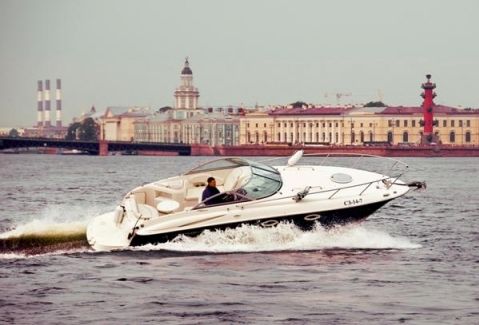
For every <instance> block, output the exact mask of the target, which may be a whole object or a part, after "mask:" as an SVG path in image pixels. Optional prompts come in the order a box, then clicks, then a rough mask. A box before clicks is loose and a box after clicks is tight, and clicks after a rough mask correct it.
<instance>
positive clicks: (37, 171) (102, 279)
mask: <svg viewBox="0 0 479 325" xmlns="http://www.w3.org/2000/svg"><path fill="white" fill-rule="evenodd" d="M207 159H208V158H207V157H205V158H198V157H196V158H192V157H175V158H173V157H88V156H82V157H72V156H48V155H0V167H1V168H0V177H1V183H0V196H1V197H2V200H1V205H0V233H1V234H0V242H1V243H2V244H3V246H0V265H1V268H0V288H1V292H2V295H1V296H0V322H8V323H12V322H13V323H40V324H43V323H45V324H46V323H48V324H54V323H91V322H95V323H102V324H103V323H115V324H116V323H122V324H132V323H135V324H139V323H160V322H171V323H179V322H180V323H192V324H194V323H206V322H213V323H217V322H228V323H298V324H303V323H322V324H329V323H337V324H349V323H351V324H357V323H379V324H388V323H411V324H438V323H452V324H477V323H479V308H478V307H479V290H478V285H479V276H478V274H479V270H478V266H479V253H478V251H479V227H478V226H479V221H478V220H479V212H478V203H477V202H478V197H477V195H478V194H477V193H478V190H479V184H478V183H477V176H478V175H479V164H478V162H479V161H478V160H477V159H474V158H471V159H469V158H460V159H459V158H443V159H424V158H409V159H404V161H406V162H407V163H409V164H410V165H411V166H412V168H411V171H410V173H409V179H417V180H426V181H427V183H428V188H427V191H425V192H413V193H410V194H408V195H407V196H406V197H403V198H400V199H398V200H395V201H394V202H392V203H390V204H389V205H387V206H386V207H384V208H382V209H381V210H379V211H378V212H377V213H376V214H375V215H373V216H372V217H371V218H369V219H368V220H367V221H366V222H364V223H363V224H361V225H354V226H347V227H343V228H339V229H334V230H332V231H325V230H323V229H321V228H318V229H316V230H315V231H313V232H301V231H299V230H298V229H297V228H295V227H293V226H291V225H287V224H282V225H280V227H278V228H275V229H260V228H256V227H242V228H240V229H237V230H234V231H232V230H228V231H224V232H216V233H209V232H208V233H204V234H202V235H201V236H200V237H197V238H187V237H184V238H178V239H176V240H175V241H173V242H170V243H165V244H161V245H156V246H153V245H150V246H145V247H140V248H135V249H129V250H125V251H121V252H114V253H95V252H92V251H90V250H89V248H88V247H87V246H86V244H85V242H84V240H83V239H82V234H84V229H85V225H86V224H87V223H88V221H89V220H90V219H91V218H92V217H94V216H95V215H97V214H99V213H103V212H106V211H109V210H111V209H112V208H114V206H115V205H116V204H117V203H118V201H119V200H120V199H121V197H122V196H123V195H124V194H125V193H126V192H127V191H128V190H130V189H131V188H133V187H135V186H137V185H139V184H142V183H145V182H150V181H152V180H157V179H160V178H164V177H166V176H170V175H175V174H177V173H179V172H180V171H182V170H185V169H187V168H190V167H193V166H195V165H196V164H198V163H199V162H201V161H204V160H207ZM12 238H13V239H12ZM7 240H10V242H8V243H7V242H6V241H7ZM2 247H3V248H2Z"/></svg>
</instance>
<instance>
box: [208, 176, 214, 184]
mask: <svg viewBox="0 0 479 325" xmlns="http://www.w3.org/2000/svg"><path fill="white" fill-rule="evenodd" d="M214 180H215V178H214V177H208V179H207V180H206V181H207V182H208V184H209V183H210V182H212V181H214Z"/></svg>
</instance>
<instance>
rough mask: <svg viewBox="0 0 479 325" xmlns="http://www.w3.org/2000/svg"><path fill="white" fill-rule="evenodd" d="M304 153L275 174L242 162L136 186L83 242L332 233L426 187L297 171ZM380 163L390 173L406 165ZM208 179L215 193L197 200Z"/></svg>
mask: <svg viewBox="0 0 479 325" xmlns="http://www.w3.org/2000/svg"><path fill="white" fill-rule="evenodd" d="M302 154H303V153H302V151H300V152H297V153H296V154H294V155H293V156H292V157H291V158H290V159H289V160H288V163H287V164H286V165H284V166H274V167H273V166H270V165H268V164H265V163H260V162H255V161H251V160H246V159H242V158H221V159H216V160H213V161H211V162H208V163H205V164H202V165H200V166H198V167H196V168H194V169H192V170H190V171H188V172H186V173H184V174H182V175H180V176H176V177H171V178H167V179H164V180H160V181H156V182H153V183H149V184H146V185H143V186H140V187H137V188H135V189H133V190H132V191H130V192H129V193H128V194H127V195H126V196H125V197H124V199H123V201H122V202H121V204H120V205H119V206H118V207H116V209H115V210H114V211H113V212H110V213H106V214H103V215H100V216H98V217H96V218H94V219H93V220H92V221H91V222H90V223H89V225H88V227H87V238H88V242H89V243H90V245H91V246H92V247H93V249H95V250H115V249H122V248H126V247H128V246H141V245H145V244H149V243H153V244H155V243H162V242H167V241H170V240H172V239H173V238H175V237H176V236H178V235H180V234H183V235H186V236H196V235H198V234H200V233H201V232H202V231H204V230H205V229H210V230H218V229H226V228H235V227H237V226H240V225H242V224H253V225H260V226H262V227H273V226H275V225H277V224H278V223H280V222H293V223H295V224H296V225H297V226H299V227H301V228H302V229H305V230H307V229H312V228H313V227H314V225H315V224H316V223H320V224H321V225H323V226H326V227H330V226H332V225H338V224H339V225H341V224H345V223H350V222H357V221H361V220H364V219H365V218H367V217H368V216H369V215H371V214H372V213H374V212H375V211H376V210H377V209H379V208H380V207H382V206H383V205H385V204H386V203H387V202H389V201H391V200H394V199H396V198H398V197H400V196H402V195H404V194H406V193H407V192H408V191H409V190H410V188H411V187H416V188H417V187H422V186H425V184H424V183H419V182H414V183H410V184H406V183H404V182H403V181H401V180H399V177H400V176H402V175H403V172H402V171H401V172H399V174H396V175H391V176H388V175H385V174H382V173H377V172H371V171H366V170H361V169H356V168H346V167H337V166H325V165H322V164H321V165H299V164H298V161H299V160H300V159H301V156H302ZM370 157H373V156H370ZM376 158H380V157H376ZM381 159H386V160H387V161H389V162H391V163H393V164H394V165H393V167H397V166H402V167H404V166H406V165H405V164H403V163H401V162H398V161H396V160H392V159H389V158H381ZM406 167H407V166H406ZM390 171H392V169H390ZM211 176H212V177H214V178H215V179H216V183H217V185H218V189H219V190H220V193H219V194H217V195H215V196H213V197H210V198H208V199H206V200H205V201H202V200H201V197H202V192H203V190H204V188H205V186H206V180H207V179H208V177H211Z"/></svg>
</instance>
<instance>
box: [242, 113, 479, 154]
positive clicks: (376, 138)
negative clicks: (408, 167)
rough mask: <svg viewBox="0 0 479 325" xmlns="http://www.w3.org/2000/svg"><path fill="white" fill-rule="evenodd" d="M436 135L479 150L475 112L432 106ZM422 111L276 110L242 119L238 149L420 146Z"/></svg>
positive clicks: (447, 142) (478, 117) (478, 119)
mask: <svg viewBox="0 0 479 325" xmlns="http://www.w3.org/2000/svg"><path fill="white" fill-rule="evenodd" d="M434 116H435V124H436V128H435V132H434V134H435V136H436V137H437V141H438V142H440V143H442V144H449V145H479V110H477V109H459V108H455V107H449V106H443V105H435V106H434ZM422 126H423V110H422V107H420V106H418V107H404V106H389V107H314V108H279V109H275V110H271V111H269V112H262V113H260V112H255V113H249V114H246V115H245V116H243V117H242V118H241V121H240V143H241V144H261V143H265V144H286V143H287V144H298V143H304V144H317V145H321V144H325V145H368V144H370V145H374V144H380V143H383V144H386V143H389V144H395V145H397V144H399V145H418V144H421V139H422V137H423V128H422Z"/></svg>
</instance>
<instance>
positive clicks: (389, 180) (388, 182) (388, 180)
mask: <svg viewBox="0 0 479 325" xmlns="http://www.w3.org/2000/svg"><path fill="white" fill-rule="evenodd" d="M399 177H400V176H398V175H394V176H390V177H389V176H382V177H381V178H377V179H374V180H372V181H368V182H365V183H360V184H354V185H349V186H341V187H335V188H330V189H322V187H321V186H312V187H310V190H309V192H308V194H307V196H311V195H315V194H316V195H317V194H326V193H331V195H329V196H327V197H325V198H324V200H331V199H333V198H334V197H335V196H336V195H337V194H338V193H340V192H341V191H343V190H348V189H352V188H358V191H359V193H358V194H357V195H358V196H362V195H363V194H364V193H366V191H367V189H368V188H370V187H371V185H373V184H374V183H379V182H382V183H383V184H384V185H385V186H386V188H389V187H391V186H392V185H394V184H399V185H404V186H408V185H407V184H404V183H402V182H401V183H397V180H398V179H399ZM313 189H319V190H318V191H314V190H313ZM311 190H313V191H311ZM350 195H351V194H350ZM296 197H297V193H295V194H293V195H289V196H281V197H275V198H267V199H261V200H253V201H249V202H242V206H243V207H245V206H249V205H253V204H258V203H266V202H273V201H280V200H285V199H293V200H294V199H295V198H296Z"/></svg>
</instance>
